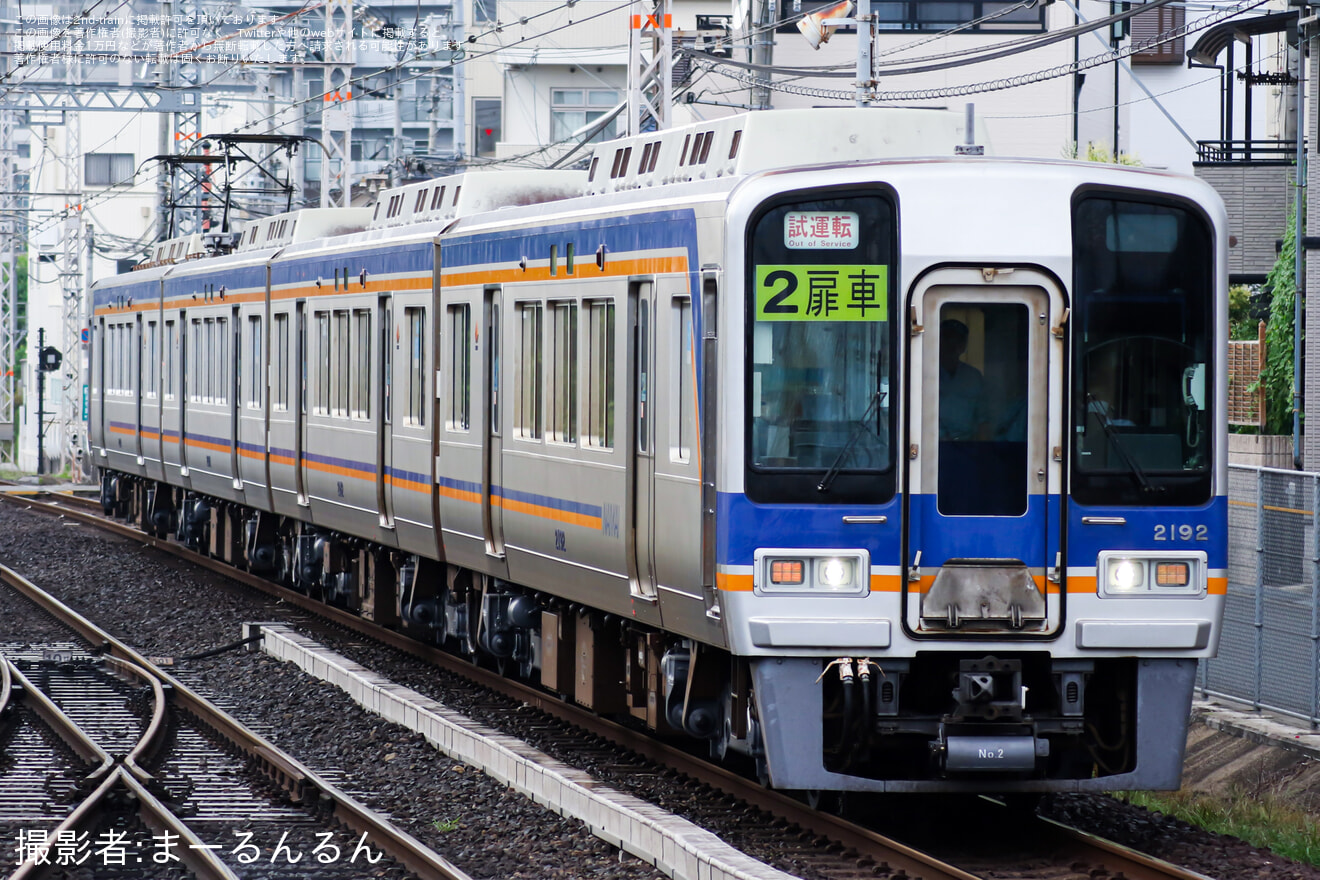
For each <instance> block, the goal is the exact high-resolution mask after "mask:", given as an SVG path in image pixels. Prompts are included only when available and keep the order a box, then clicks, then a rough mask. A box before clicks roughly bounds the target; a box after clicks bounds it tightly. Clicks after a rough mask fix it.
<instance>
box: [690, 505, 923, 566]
mask: <svg viewBox="0 0 1320 880" xmlns="http://www.w3.org/2000/svg"><path fill="white" fill-rule="evenodd" d="M716 509H717V511H718V512H717V516H718V523H719V528H718V531H717V534H716V544H717V546H716V558H717V560H718V561H719V564H720V565H751V564H752V562H753V561H754V559H755V554H756V551H757V549H758V548H760V547H786V548H793V549H812V548H817V547H819V548H838V549H843V548H848V549H865V550H868V551H870V553H871V563H872V564H873V565H898V564H899V563H900V561H901V560H900V555H899V550H900V546H901V545H900V543H899V541H900V537H901V526H902V513H901V509H900V506H899V502H898V499H897V498H895V499H892V500H890V501H889V502H888V503H887V504H879V505H866V506H862V505H842V504H840V505H828V506H826V505H823V504H816V505H810V506H808V505H789V504H756V503H754V502H752V501H749V500H748V498H747V496H746V495H742V494H734V493H729V492H721V493H720V494H719V497H718V499H717V501H716ZM845 516H884V517H888V521H887V522H884V523H877V524H871V525H860V524H859V525H844V524H843V517H845Z"/></svg>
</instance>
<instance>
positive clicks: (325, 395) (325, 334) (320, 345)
mask: <svg viewBox="0 0 1320 880" xmlns="http://www.w3.org/2000/svg"><path fill="white" fill-rule="evenodd" d="M314 317H315V319H316V391H315V394H314V396H313V397H312V412H315V413H319V414H320V415H329V413H330V313H329V312H317V313H316V314H315V315H314Z"/></svg>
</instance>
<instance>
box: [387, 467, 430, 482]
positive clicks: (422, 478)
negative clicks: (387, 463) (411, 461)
mask: <svg viewBox="0 0 1320 880" xmlns="http://www.w3.org/2000/svg"><path fill="white" fill-rule="evenodd" d="M389 474H390V476H391V477H395V478H397V479H401V480H407V481H408V482H410V483H423V484H426V483H430V482H431V475H430V474H419V473H416V472H414V471H405V470H404V469H403V468H389Z"/></svg>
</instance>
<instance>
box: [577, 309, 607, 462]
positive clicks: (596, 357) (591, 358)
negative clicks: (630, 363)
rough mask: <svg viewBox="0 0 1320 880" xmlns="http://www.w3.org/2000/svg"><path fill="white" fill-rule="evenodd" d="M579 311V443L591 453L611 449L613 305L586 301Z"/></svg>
mask: <svg viewBox="0 0 1320 880" xmlns="http://www.w3.org/2000/svg"><path fill="white" fill-rule="evenodd" d="M583 308H584V310H585V311H586V318H587V351H586V355H587V359H586V364H585V365H584V368H583V369H584V371H585V374H586V375H585V382H586V397H587V399H586V407H585V411H584V412H583V421H584V422H585V424H584V426H583V428H584V430H583V443H584V445H585V446H587V447H589V448H592V449H613V448H614V303H612V302H609V301H606V300H588V301H587V302H585V303H584V304H583Z"/></svg>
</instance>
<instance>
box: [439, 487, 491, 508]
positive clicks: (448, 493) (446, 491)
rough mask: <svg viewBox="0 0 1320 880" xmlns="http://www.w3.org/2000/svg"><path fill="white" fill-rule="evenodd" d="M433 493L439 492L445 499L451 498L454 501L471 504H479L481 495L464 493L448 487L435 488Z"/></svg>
mask: <svg viewBox="0 0 1320 880" xmlns="http://www.w3.org/2000/svg"><path fill="white" fill-rule="evenodd" d="M435 491H437V492H439V493H440V494H441V495H442V496H444V497H445V498H453V499H454V500H455V501H467V502H470V503H472V504H480V503H481V495H480V494H479V493H477V492H466V491H464V490H462V489H454V488H452V487H450V486H436V487H435Z"/></svg>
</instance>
